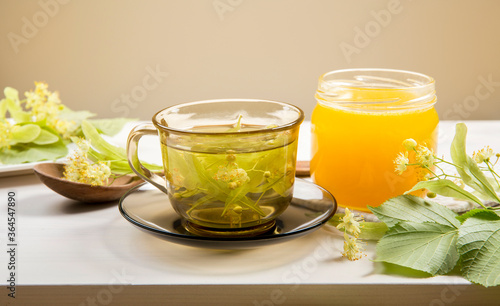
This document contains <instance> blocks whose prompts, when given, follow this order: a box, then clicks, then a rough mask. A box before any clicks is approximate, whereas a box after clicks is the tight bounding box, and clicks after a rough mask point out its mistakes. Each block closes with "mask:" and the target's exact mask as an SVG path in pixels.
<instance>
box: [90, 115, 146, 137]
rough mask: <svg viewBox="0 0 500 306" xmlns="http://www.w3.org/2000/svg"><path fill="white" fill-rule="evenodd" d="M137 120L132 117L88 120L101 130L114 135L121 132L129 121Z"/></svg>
mask: <svg viewBox="0 0 500 306" xmlns="http://www.w3.org/2000/svg"><path fill="white" fill-rule="evenodd" d="M132 121H137V119H131V118H113V119H90V120H88V122H90V123H92V125H93V126H94V127H95V128H96V129H97V130H98V131H99V132H100V133H103V134H105V135H108V136H114V135H116V134H118V132H120V131H121V130H122V129H123V127H124V126H125V124H127V123H128V122H132Z"/></svg>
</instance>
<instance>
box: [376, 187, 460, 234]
mask: <svg viewBox="0 0 500 306" xmlns="http://www.w3.org/2000/svg"><path fill="white" fill-rule="evenodd" d="M368 208H369V209H370V210H371V211H372V212H373V213H374V214H375V215H376V216H377V217H378V218H379V219H380V220H381V221H382V222H384V223H385V224H387V226H389V227H392V226H394V225H396V224H397V223H399V222H403V221H410V222H417V223H423V222H434V223H437V224H441V225H446V226H451V227H455V228H458V227H459V226H460V222H459V221H458V220H457V219H456V218H455V217H456V216H458V215H457V214H456V213H455V212H453V211H452V210H450V209H448V208H446V207H444V206H443V205H440V204H438V203H435V202H432V201H429V200H424V199H422V198H419V197H416V196H413V195H401V196H398V197H395V198H392V199H389V200H387V201H386V202H385V203H384V204H382V205H380V206H379V207H370V206H368Z"/></svg>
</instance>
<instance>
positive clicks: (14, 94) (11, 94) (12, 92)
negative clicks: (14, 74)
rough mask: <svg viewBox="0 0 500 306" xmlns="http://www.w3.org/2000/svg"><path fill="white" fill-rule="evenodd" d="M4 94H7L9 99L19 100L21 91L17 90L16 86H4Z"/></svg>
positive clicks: (6, 96)
mask: <svg viewBox="0 0 500 306" xmlns="http://www.w3.org/2000/svg"><path fill="white" fill-rule="evenodd" d="M3 94H4V95H5V98H7V99H9V100H12V101H19V91H17V89H15V88H12V87H8V86H7V87H5V88H4V90H3Z"/></svg>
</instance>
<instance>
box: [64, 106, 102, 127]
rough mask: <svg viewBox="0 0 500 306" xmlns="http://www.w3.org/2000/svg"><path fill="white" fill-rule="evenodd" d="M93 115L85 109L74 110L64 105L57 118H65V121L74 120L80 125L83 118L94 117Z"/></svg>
mask: <svg viewBox="0 0 500 306" xmlns="http://www.w3.org/2000/svg"><path fill="white" fill-rule="evenodd" d="M94 116H95V114H94V113H91V112H89V111H86V110H83V111H74V110H71V109H70V108H68V107H66V106H64V108H63V109H62V110H61V112H60V113H59V115H58V117H59V119H61V120H65V121H74V122H75V123H77V124H78V125H80V123H81V122H82V121H83V120H86V119H88V118H90V117H94Z"/></svg>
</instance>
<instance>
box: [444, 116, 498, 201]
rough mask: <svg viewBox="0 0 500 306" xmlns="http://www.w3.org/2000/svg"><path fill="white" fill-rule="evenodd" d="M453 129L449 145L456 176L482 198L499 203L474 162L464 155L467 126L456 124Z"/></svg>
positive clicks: (493, 190) (492, 189)
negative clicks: (453, 134) (453, 132)
mask: <svg viewBox="0 0 500 306" xmlns="http://www.w3.org/2000/svg"><path fill="white" fill-rule="evenodd" d="M455 129H456V130H455V138H453V142H452V143H451V149H450V153H451V159H452V160H453V163H454V164H455V165H456V167H455V168H456V169H457V172H458V174H459V175H460V177H461V178H462V180H463V182H464V183H465V184H466V185H468V186H470V187H472V188H473V189H474V190H475V191H477V192H479V193H480V194H481V195H482V196H484V197H485V198H487V199H490V200H493V201H496V202H500V198H499V197H498V195H497V194H496V192H495V189H494V188H493V186H492V185H491V184H490V182H489V181H488V179H487V178H486V176H485V175H484V173H483V171H481V169H480V168H479V166H478V165H477V164H476V162H475V161H474V160H473V159H472V158H471V157H470V156H468V155H467V154H466V150H465V138H466V135H467V126H466V125H465V124H464V123H458V124H457V125H456V128H455Z"/></svg>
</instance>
